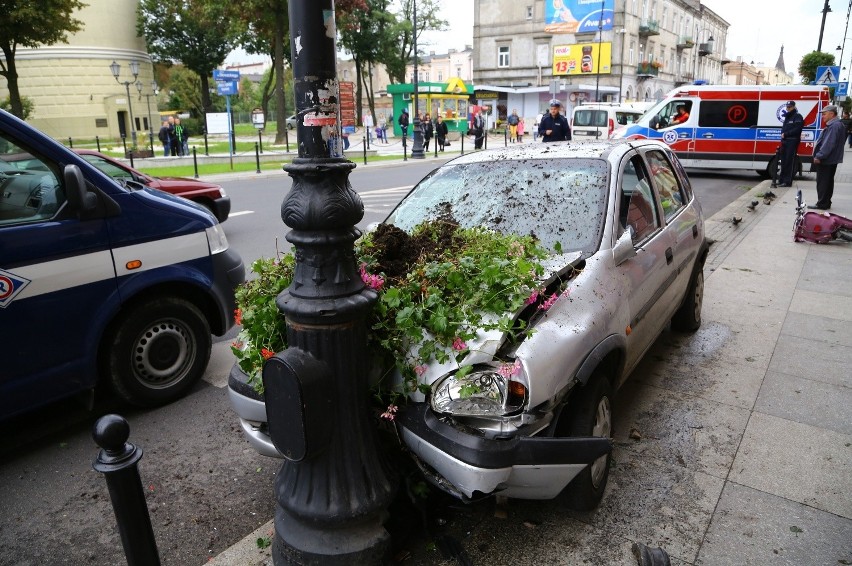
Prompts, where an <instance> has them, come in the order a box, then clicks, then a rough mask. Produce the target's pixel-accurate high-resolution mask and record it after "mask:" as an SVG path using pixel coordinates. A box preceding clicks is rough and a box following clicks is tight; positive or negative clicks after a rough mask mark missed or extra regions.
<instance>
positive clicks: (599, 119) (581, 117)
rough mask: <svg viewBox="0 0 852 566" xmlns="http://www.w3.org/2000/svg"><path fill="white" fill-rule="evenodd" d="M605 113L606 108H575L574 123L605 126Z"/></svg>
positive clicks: (576, 124) (577, 124)
mask: <svg viewBox="0 0 852 566" xmlns="http://www.w3.org/2000/svg"><path fill="white" fill-rule="evenodd" d="M606 113H607V111H606V110H583V109H578V110H575V111H574V125H575V126H594V127H606Z"/></svg>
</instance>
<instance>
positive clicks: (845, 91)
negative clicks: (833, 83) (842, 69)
mask: <svg viewBox="0 0 852 566" xmlns="http://www.w3.org/2000/svg"><path fill="white" fill-rule="evenodd" d="M834 95H835V96H849V81H843V82H842V83H837V90H835V91H834Z"/></svg>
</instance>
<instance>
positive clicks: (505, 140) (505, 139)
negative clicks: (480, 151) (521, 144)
mask: <svg viewBox="0 0 852 566" xmlns="http://www.w3.org/2000/svg"><path fill="white" fill-rule="evenodd" d="M487 147H488V146H486V148H487ZM503 147H509V128H505V129H504V130H503Z"/></svg>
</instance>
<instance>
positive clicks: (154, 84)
mask: <svg viewBox="0 0 852 566" xmlns="http://www.w3.org/2000/svg"><path fill="white" fill-rule="evenodd" d="M151 90H152V91H154V96H157V95H158V94H160V85H158V84H157V81H151Z"/></svg>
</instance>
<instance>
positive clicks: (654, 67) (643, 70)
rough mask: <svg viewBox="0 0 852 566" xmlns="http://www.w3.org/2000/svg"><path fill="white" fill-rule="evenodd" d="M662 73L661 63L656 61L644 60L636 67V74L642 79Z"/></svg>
mask: <svg viewBox="0 0 852 566" xmlns="http://www.w3.org/2000/svg"><path fill="white" fill-rule="evenodd" d="M659 74H660V64H659V63H658V62H656V61H650V62H649V61H642V62H641V63H639V65H638V66H637V67H636V76H637V77H639V78H642V79H647V78H648V77H656V76H658V75H659Z"/></svg>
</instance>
